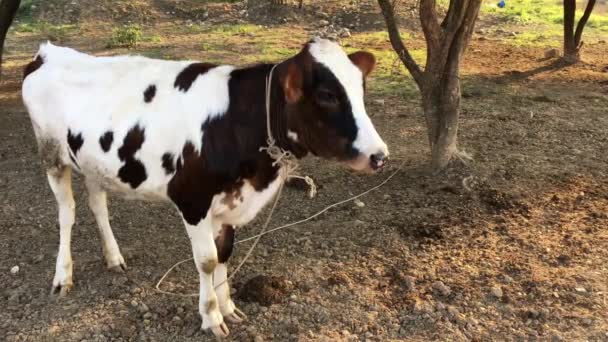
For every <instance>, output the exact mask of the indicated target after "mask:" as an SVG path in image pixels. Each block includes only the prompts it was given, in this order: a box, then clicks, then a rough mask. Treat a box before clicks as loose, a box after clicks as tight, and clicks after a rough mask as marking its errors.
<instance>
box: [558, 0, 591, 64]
mask: <svg viewBox="0 0 608 342" xmlns="http://www.w3.org/2000/svg"><path fill="white" fill-rule="evenodd" d="M594 6H595V0H588V1H587V7H586V8H585V13H583V16H582V17H581V19H580V20H579V21H578V24H577V25H576V31H575V30H574V17H575V14H576V0H564V60H565V61H567V62H569V63H576V62H578V61H580V58H581V57H580V50H581V48H582V47H583V42H582V40H581V39H582V37H583V29H584V28H585V25H586V24H587V21H588V20H589V17H590V16H591V12H592V11H593V7H594Z"/></svg>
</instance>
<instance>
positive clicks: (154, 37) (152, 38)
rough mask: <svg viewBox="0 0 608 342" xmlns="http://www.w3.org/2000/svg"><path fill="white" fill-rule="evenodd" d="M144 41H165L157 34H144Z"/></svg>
mask: <svg viewBox="0 0 608 342" xmlns="http://www.w3.org/2000/svg"><path fill="white" fill-rule="evenodd" d="M142 41H144V42H150V43H162V42H163V38H162V37H161V36H159V35H157V34H153V35H144V36H143V38H142Z"/></svg>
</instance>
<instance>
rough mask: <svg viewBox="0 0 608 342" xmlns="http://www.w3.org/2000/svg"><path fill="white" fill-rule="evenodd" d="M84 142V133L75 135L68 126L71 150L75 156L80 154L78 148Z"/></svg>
mask: <svg viewBox="0 0 608 342" xmlns="http://www.w3.org/2000/svg"><path fill="white" fill-rule="evenodd" d="M82 144H84V139H83V138H82V133H78V134H76V135H74V134H73V133H72V131H71V130H70V129H69V128H68V146H70V150H71V151H72V153H73V154H74V157H76V155H77V154H78V150H80V148H81V147H82Z"/></svg>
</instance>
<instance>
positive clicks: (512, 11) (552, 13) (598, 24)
mask: <svg viewBox="0 0 608 342" xmlns="http://www.w3.org/2000/svg"><path fill="white" fill-rule="evenodd" d="M497 2H498V1H492V2H487V1H486V2H484V4H483V5H482V8H481V10H482V11H483V12H484V13H490V14H494V15H497V16H500V17H503V18H506V19H508V20H509V21H512V22H515V23H538V24H546V25H562V24H563V20H564V12H563V6H562V4H561V3H560V2H558V1H554V0H519V1H507V5H506V6H505V7H504V8H499V7H498V6H496V3H497ZM583 10H584V7H583V6H581V5H579V6H578V10H577V11H576V17H577V20H578V18H580V17H581V16H582V15H583ZM587 27H588V28H593V29H597V30H600V31H605V32H608V16H607V15H605V14H599V13H597V11H594V12H593V13H592V14H591V17H590V18H589V22H588V23H587Z"/></svg>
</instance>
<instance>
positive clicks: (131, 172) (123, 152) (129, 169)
mask: <svg viewBox="0 0 608 342" xmlns="http://www.w3.org/2000/svg"><path fill="white" fill-rule="evenodd" d="M144 140H145V134H144V129H143V128H140V127H139V126H138V125H135V127H133V128H131V130H129V132H128V133H127V135H126V136H125V138H124V140H123V144H122V146H121V147H120V148H119V149H118V158H120V160H122V161H124V162H125V164H124V165H123V166H122V167H121V168H120V170H118V177H119V178H120V180H121V181H123V182H125V183H128V184H129V185H130V186H131V188H133V189H136V188H137V187H138V186H139V185H141V183H143V182H144V181H145V180H146V179H147V178H148V176H147V173H146V168H145V166H144V164H143V163H142V162H141V161H139V160H138V159H136V158H135V153H136V152H137V151H138V150H139V149H140V148H141V146H142V145H143V143H144Z"/></svg>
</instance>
